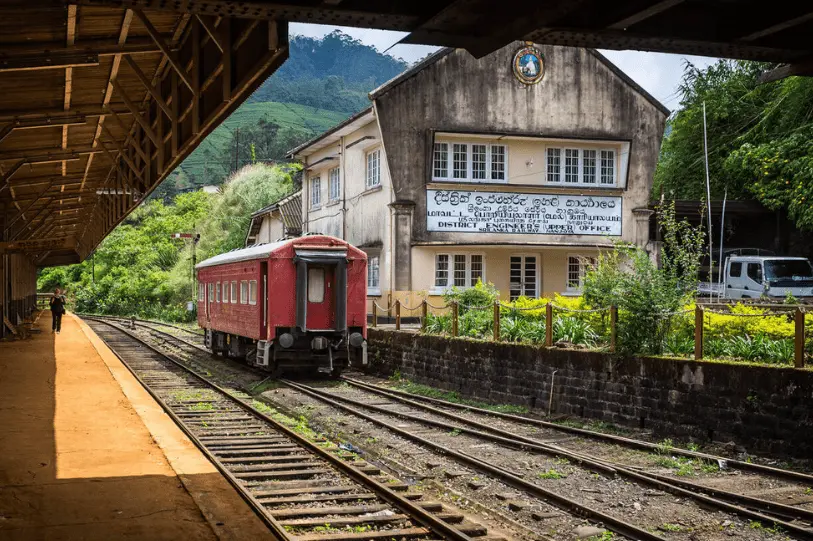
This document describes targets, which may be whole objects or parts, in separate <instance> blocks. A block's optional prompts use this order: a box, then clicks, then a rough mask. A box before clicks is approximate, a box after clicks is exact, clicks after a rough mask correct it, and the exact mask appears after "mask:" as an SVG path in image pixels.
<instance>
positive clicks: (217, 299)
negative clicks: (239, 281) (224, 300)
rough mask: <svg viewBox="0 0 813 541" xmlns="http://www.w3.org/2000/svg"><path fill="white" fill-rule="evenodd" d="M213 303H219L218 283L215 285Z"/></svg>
mask: <svg viewBox="0 0 813 541" xmlns="http://www.w3.org/2000/svg"><path fill="white" fill-rule="evenodd" d="M215 302H220V282H217V283H216V284H215Z"/></svg>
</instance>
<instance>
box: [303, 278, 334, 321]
mask: <svg viewBox="0 0 813 541" xmlns="http://www.w3.org/2000/svg"><path fill="white" fill-rule="evenodd" d="M335 271H336V269H335V267H334V266H324V267H322V266H316V265H308V310H307V312H306V314H307V326H308V330H309V331H317V330H328V329H334V328H335V325H336V313H335V304H336V302H335V300H336V294H335V289H336V284H335V276H336V272H335Z"/></svg>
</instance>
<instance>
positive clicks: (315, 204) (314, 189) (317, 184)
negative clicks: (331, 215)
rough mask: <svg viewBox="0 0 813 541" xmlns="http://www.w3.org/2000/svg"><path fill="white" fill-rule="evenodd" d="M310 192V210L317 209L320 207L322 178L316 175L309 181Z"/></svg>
mask: <svg viewBox="0 0 813 541" xmlns="http://www.w3.org/2000/svg"><path fill="white" fill-rule="evenodd" d="M309 182H310V191H311V194H310V195H311V209H318V208H320V207H321V206H322V177H320V176H319V175H316V176H315V177H311V178H310V179H309Z"/></svg>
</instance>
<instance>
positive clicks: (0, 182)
mask: <svg viewBox="0 0 813 541" xmlns="http://www.w3.org/2000/svg"><path fill="white" fill-rule="evenodd" d="M27 161H28V160H26V159H21V160H18V161H17V162H15V163H14V165H12V166H11V167H10V168H9V169H8V171H5V172H4V173H3V174H2V176H0V193H3V190H5V189H6V188H8V185H9V182H10V181H11V177H13V176H14V173H16V172H17V171H19V170H20V168H21V167H22V166H23V165H25V164H26V163H27Z"/></svg>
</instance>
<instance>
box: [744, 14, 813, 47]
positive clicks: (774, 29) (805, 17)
mask: <svg viewBox="0 0 813 541" xmlns="http://www.w3.org/2000/svg"><path fill="white" fill-rule="evenodd" d="M810 21H813V11H811V12H809V13H803V14H801V15H798V16H796V17H792V18H790V19H787V20H785V21H781V22H779V23H776V24H772V25H771V26H769V27H767V28H763V29H762V30H758V31H756V32H752V33H750V34H748V35H747V36H742V37H741V38H739V41H756V40H758V39H762V38H766V37H768V36H772V35H774V34H778V33H779V32H783V31H785V30H788V29H790V28H793V27H794V26H799V25H800V24H804V23H807V22H810Z"/></svg>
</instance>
